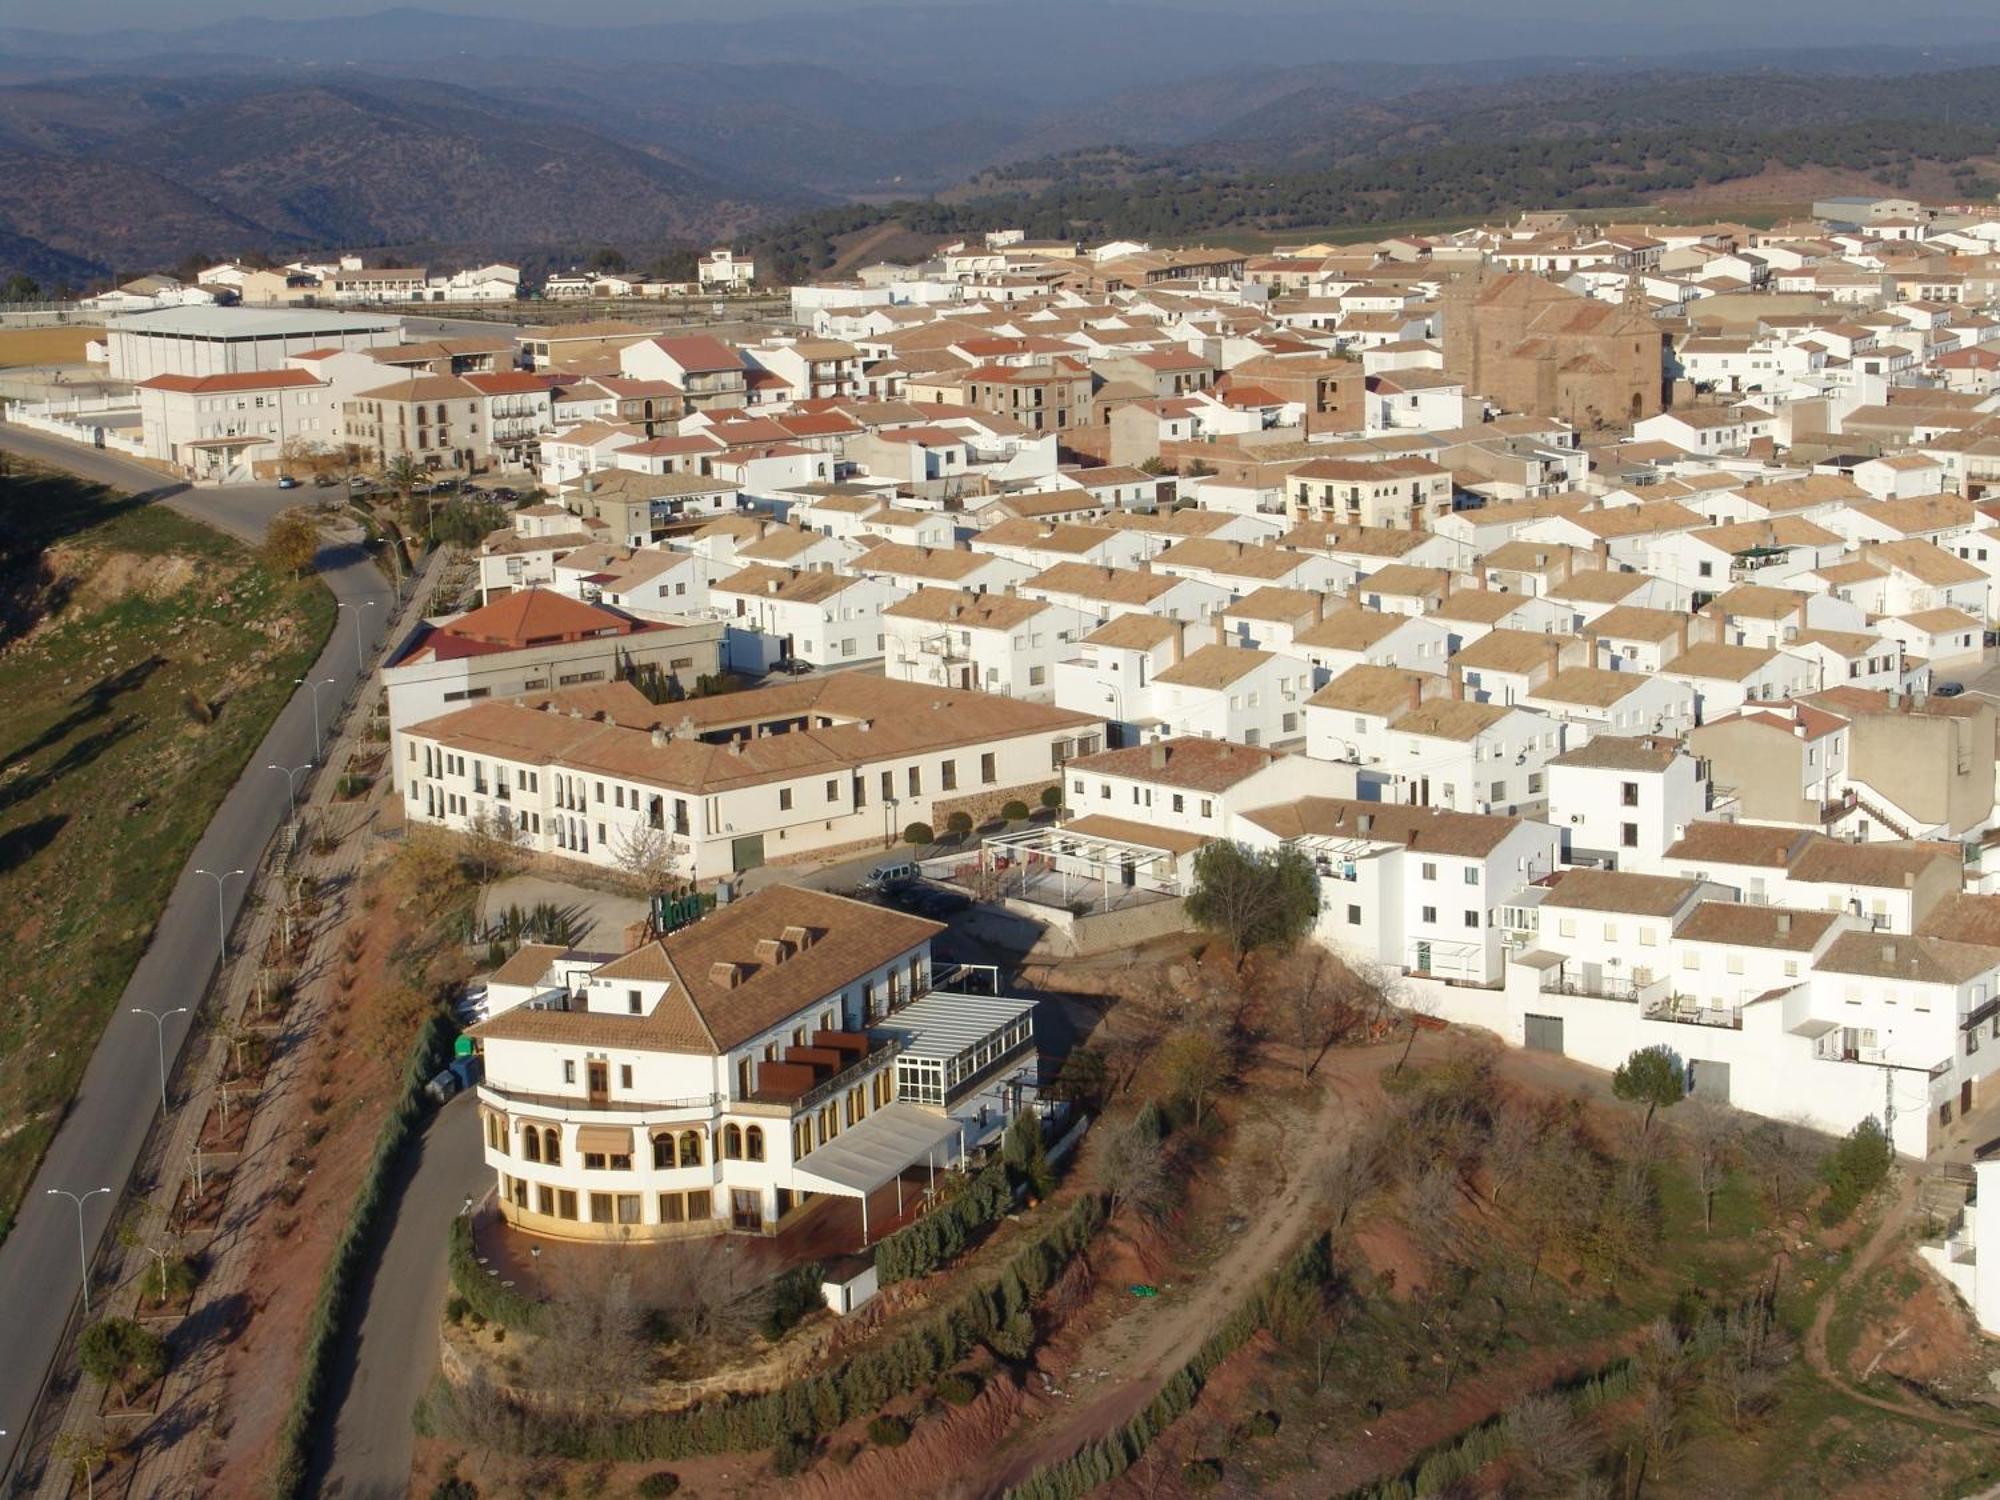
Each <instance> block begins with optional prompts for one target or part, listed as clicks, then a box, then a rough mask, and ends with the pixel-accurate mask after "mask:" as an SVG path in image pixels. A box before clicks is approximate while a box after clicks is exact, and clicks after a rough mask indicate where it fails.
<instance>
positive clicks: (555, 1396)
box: [531, 1265, 652, 1415]
mask: <svg viewBox="0 0 2000 1500" xmlns="http://www.w3.org/2000/svg"><path fill="white" fill-rule="evenodd" d="M549 1302H550V1307H549V1317H548V1320H547V1331H546V1332H545V1333H543V1335H542V1336H541V1337H540V1338H539V1339H538V1340H537V1341H536V1344H535V1350H534V1356H533V1359H532V1361H531V1368H532V1370H533V1373H534V1378H535V1382H536V1384H537V1385H538V1386H540V1387H541V1389H542V1392H543V1394H544V1395H546V1396H547V1397H548V1398H549V1399H550V1400H552V1401H555V1402H557V1403H560V1404H562V1405H564V1406H567V1407H569V1408H570V1409H571V1410H573V1411H575V1412H576V1413H577V1414H578V1415H584V1414H606V1413H608V1412H610V1411H611V1410H612V1409H614V1408H615V1407H616V1406H617V1405H618V1403H619V1402H620V1401H621V1400H622V1399H623V1398H624V1397H625V1396H626V1395H627V1394H630V1393H636V1392H637V1391H639V1390H641V1389H643V1387H644V1386H645V1385H646V1384H647V1382H648V1380H649V1378H650V1375H651V1368H650V1367H651V1362H652V1361H651V1352H650V1351H649V1350H648V1348H647V1347H646V1341H645V1339H644V1338H643V1336H642V1333H641V1326H640V1313H639V1309H638V1306H637V1304H636V1303H635V1301H634V1300H633V1296H632V1274H631V1269H630V1268H629V1267H627V1266H624V1265H616V1266H613V1267H611V1268H609V1269H608V1274H607V1268H605V1267H602V1266H596V1267H593V1268H592V1270H591V1271H590V1272H588V1273H585V1272H583V1271H580V1270H578V1271H573V1272H571V1273H570V1274H568V1275H564V1276H560V1277H557V1278H556V1281H555V1286H554V1287H553V1289H552V1295H551V1297H550V1299H549Z"/></svg>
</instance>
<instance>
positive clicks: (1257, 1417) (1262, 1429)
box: [1236, 1410, 1278, 1442]
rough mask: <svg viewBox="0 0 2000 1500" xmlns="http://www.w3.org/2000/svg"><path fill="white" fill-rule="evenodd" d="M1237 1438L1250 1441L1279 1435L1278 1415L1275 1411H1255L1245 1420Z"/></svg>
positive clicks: (1238, 1429) (1238, 1430)
mask: <svg viewBox="0 0 2000 1500" xmlns="http://www.w3.org/2000/svg"><path fill="white" fill-rule="evenodd" d="M1236 1433H1237V1436H1239V1437H1241V1438H1244V1439H1247V1440H1249V1441H1252V1442H1254V1441H1256V1440H1258V1439H1260V1438H1268V1437H1276V1436H1277V1435H1278V1414H1277V1413H1276V1412H1274V1411H1268V1410H1267V1411H1253V1412H1251V1413H1250V1415H1249V1416H1247V1417H1245V1418H1244V1419H1243V1425H1242V1426H1240V1427H1238V1428H1237V1429H1236Z"/></svg>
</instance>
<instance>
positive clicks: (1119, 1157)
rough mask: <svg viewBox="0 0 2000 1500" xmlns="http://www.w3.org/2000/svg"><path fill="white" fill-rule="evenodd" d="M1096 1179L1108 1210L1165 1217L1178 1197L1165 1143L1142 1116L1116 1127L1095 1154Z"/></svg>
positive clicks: (1155, 1217)
mask: <svg viewBox="0 0 2000 1500" xmlns="http://www.w3.org/2000/svg"><path fill="white" fill-rule="evenodd" d="M1097 1181H1098V1183H1099V1185H1100V1186H1101V1187H1102V1188H1103V1189H1104V1191H1105V1192H1106V1193H1107V1194H1108V1195H1109V1196H1110V1198H1111V1211H1112V1212H1113V1213H1116V1212H1118V1210H1119V1209H1121V1208H1130V1209H1132V1210H1133V1211H1134V1212H1135V1213H1137V1214H1138V1215H1139V1216H1140V1217H1141V1218H1145V1219H1160V1218H1164V1217H1165V1216H1166V1215H1167V1213H1168V1212H1170V1211H1171V1210H1172V1208H1173V1206H1174V1203H1175V1201H1176V1200H1177V1198H1178V1196H1179V1195H1178V1192H1177V1191H1176V1186H1177V1185H1176V1183H1175V1181H1174V1177H1173V1173H1172V1172H1171V1171H1170V1170H1169V1169H1168V1166H1167V1152H1166V1146H1165V1145H1164V1144H1163V1143H1162V1142H1161V1140H1160V1137H1159V1132H1158V1131H1156V1130H1154V1129H1152V1128H1151V1127H1150V1126H1149V1125H1148V1123H1147V1122H1146V1121H1145V1120H1143V1119H1133V1120H1128V1121H1127V1122H1126V1123H1125V1124H1123V1125H1121V1126H1118V1127H1116V1128H1115V1129H1114V1130H1113V1131H1112V1132H1111V1134H1110V1137H1109V1138H1108V1139H1107V1140H1106V1141H1105V1142H1104V1145H1103V1147H1102V1149H1100V1150H1099V1152H1098V1155H1097Z"/></svg>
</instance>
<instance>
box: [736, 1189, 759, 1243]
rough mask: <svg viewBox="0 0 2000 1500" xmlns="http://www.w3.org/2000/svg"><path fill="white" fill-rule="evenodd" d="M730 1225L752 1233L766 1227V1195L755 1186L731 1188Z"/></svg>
mask: <svg viewBox="0 0 2000 1500" xmlns="http://www.w3.org/2000/svg"><path fill="white" fill-rule="evenodd" d="M729 1227H730V1228H732V1229H741V1230H746V1231H748V1232H750V1233H752V1234H755V1233H758V1232H761V1231H762V1229H763V1228H764V1195H763V1194H762V1193H760V1192H758V1191H757V1190H756V1189H755V1188H731V1189H730V1190H729Z"/></svg>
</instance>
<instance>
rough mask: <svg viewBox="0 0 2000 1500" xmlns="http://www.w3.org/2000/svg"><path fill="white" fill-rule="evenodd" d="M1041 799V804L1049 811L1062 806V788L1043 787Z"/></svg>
mask: <svg viewBox="0 0 2000 1500" xmlns="http://www.w3.org/2000/svg"><path fill="white" fill-rule="evenodd" d="M1041 801H1042V806H1044V807H1046V808H1047V809H1048V810H1049V811H1050V812H1054V811H1055V810H1056V809H1057V808H1059V807H1061V806H1062V788H1061V787H1059V786H1045V787H1043V788H1042V798H1041Z"/></svg>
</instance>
